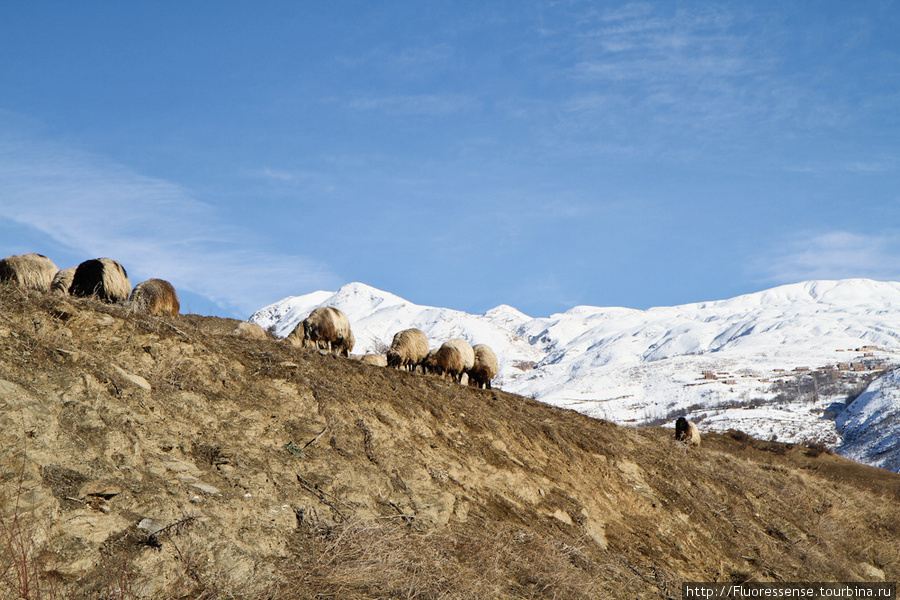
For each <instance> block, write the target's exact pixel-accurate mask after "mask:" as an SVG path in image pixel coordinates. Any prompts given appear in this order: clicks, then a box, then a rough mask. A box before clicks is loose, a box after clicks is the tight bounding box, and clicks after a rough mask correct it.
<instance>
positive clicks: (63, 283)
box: [50, 267, 75, 296]
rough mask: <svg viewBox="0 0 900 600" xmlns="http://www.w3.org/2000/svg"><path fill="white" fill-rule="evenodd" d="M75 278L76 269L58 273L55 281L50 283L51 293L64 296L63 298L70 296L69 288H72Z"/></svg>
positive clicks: (63, 270)
mask: <svg viewBox="0 0 900 600" xmlns="http://www.w3.org/2000/svg"><path fill="white" fill-rule="evenodd" d="M74 278H75V267H69V268H68V269H62V270H60V271H57V272H56V275H54V276H53V281H52V282H50V291H51V292H53V293H54V294H62V295H63V296H68V295H69V288H71V287H72V279H74Z"/></svg>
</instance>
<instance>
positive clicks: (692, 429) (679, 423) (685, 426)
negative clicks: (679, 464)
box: [675, 417, 700, 446]
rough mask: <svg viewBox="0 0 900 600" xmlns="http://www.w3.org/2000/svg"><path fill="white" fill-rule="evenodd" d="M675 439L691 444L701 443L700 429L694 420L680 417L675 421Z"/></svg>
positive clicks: (697, 444)
mask: <svg viewBox="0 0 900 600" xmlns="http://www.w3.org/2000/svg"><path fill="white" fill-rule="evenodd" d="M675 439H676V440H678V441H679V442H684V443H685V444H690V445H691V446H699V445H700V430H699V429H697V424H696V423H694V422H693V421H688V420H687V419H685V418H684V417H678V419H677V420H676V421H675Z"/></svg>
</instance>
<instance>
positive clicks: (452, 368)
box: [425, 339, 475, 383]
mask: <svg viewBox="0 0 900 600" xmlns="http://www.w3.org/2000/svg"><path fill="white" fill-rule="evenodd" d="M473 366H475V351H474V350H472V346H470V345H469V343H468V342H466V341H465V340H461V339H455V340H450V341H449V342H444V344H443V345H441V347H440V348H438V349H437V351H435V352H434V353H430V354H429V355H428V358H427V359H426V362H425V367H426V370H427V371H430V372H432V373H437V374H438V375H440V376H441V377H446V378H450V379H451V380H452V381H455V382H456V383H460V382H461V381H462V376H463V375H464V374H465V373H466V371H468V370H469V369H471V368H472V367H473Z"/></svg>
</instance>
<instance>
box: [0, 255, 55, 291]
mask: <svg viewBox="0 0 900 600" xmlns="http://www.w3.org/2000/svg"><path fill="white" fill-rule="evenodd" d="M58 270H59V269H58V268H57V266H56V265H55V264H53V261H52V260H50V259H49V258H47V257H46V256H44V255H43V254H16V255H13V256H7V257H6V258H4V259H3V260H0V281H15V282H16V283H18V284H19V285H20V286H22V287H23V288H27V289H32V290H39V291H41V292H49V291H50V284H51V283H52V282H53V276H54V275H56V272H57V271H58Z"/></svg>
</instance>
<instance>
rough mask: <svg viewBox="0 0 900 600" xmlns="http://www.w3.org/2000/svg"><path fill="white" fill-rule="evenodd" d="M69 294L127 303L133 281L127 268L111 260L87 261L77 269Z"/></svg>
mask: <svg viewBox="0 0 900 600" xmlns="http://www.w3.org/2000/svg"><path fill="white" fill-rule="evenodd" d="M69 293H70V294H72V295H73V296H84V297H89V296H95V297H96V298H98V299H99V300H102V301H103V302H125V301H126V300H127V299H128V295H129V294H130V293H131V281H130V280H129V279H128V273H126V272H125V268H124V267H123V266H122V265H121V264H119V263H118V262H116V261H114V260H113V259H111V258H95V259H92V260H86V261H84V262H83V263H81V264H80V265H78V267H77V268H76V269H75V274H74V276H73V277H72V285H71V287H70V288H69Z"/></svg>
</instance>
